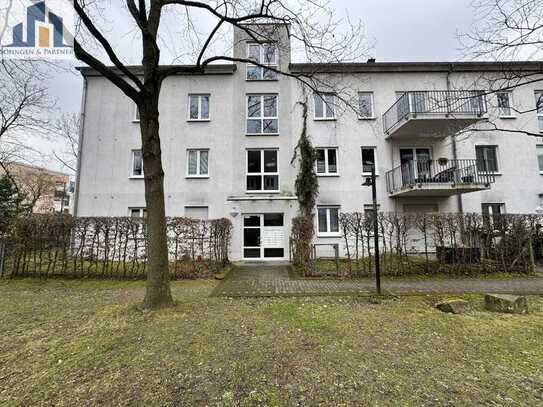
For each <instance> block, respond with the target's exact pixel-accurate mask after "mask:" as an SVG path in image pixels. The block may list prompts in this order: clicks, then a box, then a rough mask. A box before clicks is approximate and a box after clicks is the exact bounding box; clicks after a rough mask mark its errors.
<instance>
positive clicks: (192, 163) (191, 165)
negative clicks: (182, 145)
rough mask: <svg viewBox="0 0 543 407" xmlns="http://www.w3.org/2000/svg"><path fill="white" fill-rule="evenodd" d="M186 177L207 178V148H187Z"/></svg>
mask: <svg viewBox="0 0 543 407" xmlns="http://www.w3.org/2000/svg"><path fill="white" fill-rule="evenodd" d="M187 155H188V159H187V177H188V178H208V177H209V150H207V149H199V150H196V149H194V150H187Z"/></svg>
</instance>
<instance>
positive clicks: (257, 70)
mask: <svg viewBox="0 0 543 407" xmlns="http://www.w3.org/2000/svg"><path fill="white" fill-rule="evenodd" d="M247 59H250V60H251V61H254V62H255V63H256V64H259V65H256V64H250V63H248V64H247V76H246V79H247V80H248V81H270V80H276V79H277V72H275V71H274V70H272V69H275V70H277V69H278V67H277V47H276V46H275V45H274V44H256V43H249V44H248V45H247ZM262 65H263V66H262ZM266 67H269V68H272V69H266Z"/></svg>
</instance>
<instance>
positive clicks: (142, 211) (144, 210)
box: [128, 206, 147, 218]
mask: <svg viewBox="0 0 543 407" xmlns="http://www.w3.org/2000/svg"><path fill="white" fill-rule="evenodd" d="M133 211H138V212H139V215H138V216H132V212H133ZM128 216H129V217H131V218H146V217H147V208H146V207H144V206H130V207H129V208H128Z"/></svg>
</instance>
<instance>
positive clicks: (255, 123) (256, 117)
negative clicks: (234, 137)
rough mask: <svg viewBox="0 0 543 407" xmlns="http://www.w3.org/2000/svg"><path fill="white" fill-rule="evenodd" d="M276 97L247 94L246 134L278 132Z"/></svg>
mask: <svg viewBox="0 0 543 407" xmlns="http://www.w3.org/2000/svg"><path fill="white" fill-rule="evenodd" d="M277 99H278V98H277V95H247V134H249V135H261V134H262V135H277V134H278V132H279V120H278V117H277Z"/></svg>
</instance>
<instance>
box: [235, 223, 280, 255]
mask: <svg viewBox="0 0 543 407" xmlns="http://www.w3.org/2000/svg"><path fill="white" fill-rule="evenodd" d="M243 258H244V259H246V260H263V259H266V260H278V259H284V258H285V231H284V216H283V214H282V213H263V214H250V215H243Z"/></svg>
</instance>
